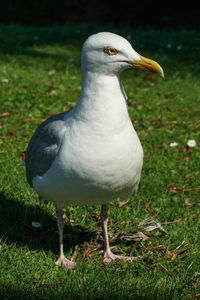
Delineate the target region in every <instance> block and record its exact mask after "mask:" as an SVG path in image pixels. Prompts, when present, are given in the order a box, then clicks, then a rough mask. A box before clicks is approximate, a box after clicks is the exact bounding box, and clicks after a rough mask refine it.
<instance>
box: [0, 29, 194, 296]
mask: <svg viewBox="0 0 200 300" xmlns="http://www.w3.org/2000/svg"><path fill="white" fill-rule="evenodd" d="M103 30H104V31H105V30H107V31H114V32H116V33H119V34H121V35H123V36H125V37H128V38H129V40H130V41H131V42H132V44H133V45H134V48H135V49H136V50H137V51H138V52H139V53H141V54H142V55H144V56H147V57H151V58H153V59H155V60H157V61H159V63H160V64H161V65H162V66H163V69H164V71H165V79H164V80H162V79H160V78H157V77H156V76H154V75H151V74H149V73H145V72H142V71H139V70H135V71H127V72H125V73H124V74H123V75H122V81H123V84H124V87H125V90H126V93H127V95H128V98H129V101H128V106H129V112H130V116H131V118H132V119H133V123H134V126H135V128H136V130H137V132H138V135H139V137H140V139H141V142H142V145H143V148H144V152H145V159H144V167H143V172H142V178H141V183H140V187H139V191H138V193H137V194H135V195H133V196H132V198H131V200H130V201H129V202H128V203H127V204H124V203H121V202H120V201H119V199H116V200H115V201H113V202H112V203H110V206H109V207H110V208H109V216H110V222H109V234H110V237H111V238H112V243H111V245H112V246H113V247H114V250H113V251H115V252H120V253H124V254H125V253H126V254H128V253H132V255H142V258H141V259H138V260H136V261H134V262H131V263H124V262H117V261H116V262H113V263H110V264H109V265H107V264H104V263H103V262H102V258H101V255H99V250H101V245H102V237H101V227H100V222H99V211H100V208H99V207H98V206H94V207H92V206H88V207H84V206H83V207H73V206H72V207H70V208H69V209H70V218H67V219H66V228H65V253H66V256H67V257H70V256H71V255H74V257H75V261H76V262H77V266H76V268H75V270H73V271H68V270H65V269H63V268H58V267H56V266H55V264H54V262H55V260H56V257H57V255H58V233H57V226H56V213H55V208H54V206H53V204H51V203H43V204H41V205H40V203H39V201H38V198H37V195H36V194H35V193H34V192H33V190H31V188H30V187H29V186H28V184H27V182H26V179H25V170H24V168H21V167H19V166H18V163H19V161H20V160H21V159H23V152H24V151H25V150H26V147H27V143H28V141H29V139H30V137H31V136H32V134H33V132H34V130H35V128H36V127H37V125H38V124H39V123H40V122H41V121H42V120H43V119H45V118H47V117H48V116H49V115H51V114H52V113H58V112H61V111H63V110H65V109H66V110H68V109H71V108H72V107H73V106H74V105H75V103H76V101H77V99H78V97H79V94H80V90H81V71H80V53H81V45H82V43H83V41H84V39H85V38H86V37H87V36H88V35H89V34H91V33H92V32H97V31H103ZM0 41H1V43H0V45H1V46H0V47H1V48H0V169H1V175H0V232H1V235H0V296H1V299H56V298H57V299H191V298H194V299H195V298H198V297H199V295H200V258H199V247H200V235H199V225H200V219H199V217H200V209H199V175H200V170H199V145H200V135H199V131H200V123H199V114H200V109H199V108H200V96H199V95H200V84H199V71H200V62H199V46H200V42H199V36H198V33H197V32H195V31H192V30H186V29H180V30H176V31H168V30H165V29H163V30H158V29H151V28H149V29H142V28H139V29H130V28H122V29H117V28H112V27H105V28H102V27H98V26H96V27H95V28H92V27H91V26H89V25H80V26H66V27H47V28H23V27H16V26H1V29H0ZM119 121H120V120H119ZM188 139H194V140H195V141H196V142H197V146H196V147H195V148H188V147H187V141H188ZM171 142H177V143H178V147H176V148H172V147H170V143H171ZM120 205H122V207H121V208H119V206H120ZM148 218H153V219H154V220H155V221H156V222H157V224H161V225H162V227H163V228H164V230H165V231H166V232H167V233H163V232H162V231H160V230H159V229H155V230H153V231H152V232H146V231H145V232H144V233H146V234H147V235H148V237H149V238H148V239H147V240H145V241H141V242H136V241H135V239H134V238H133V237H132V238H129V240H127V238H126V235H127V232H128V233H129V234H130V233H132V236H133V233H134V230H136V228H138V224H139V222H141V221H143V220H146V219H148ZM33 221H37V222H41V224H42V227H41V228H33V227H32V225H31V223H32V222H33ZM120 230H121V239H120V236H118V237H117V235H116V234H117V232H119V231H120ZM123 236H124V237H123ZM129 237H130V236H129Z"/></svg>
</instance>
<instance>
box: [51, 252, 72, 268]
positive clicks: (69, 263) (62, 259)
mask: <svg viewBox="0 0 200 300" xmlns="http://www.w3.org/2000/svg"><path fill="white" fill-rule="evenodd" d="M55 264H56V265H57V266H59V267H61V266H62V265H63V266H64V267H65V268H67V269H74V267H75V265H76V264H75V263H74V262H73V261H71V260H69V259H67V258H66V257H65V256H64V255H62V256H59V258H58V259H57V261H56V262H55Z"/></svg>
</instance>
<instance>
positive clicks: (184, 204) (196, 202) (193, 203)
mask: <svg viewBox="0 0 200 300" xmlns="http://www.w3.org/2000/svg"><path fill="white" fill-rule="evenodd" d="M197 204H200V200H198V201H193V202H185V203H183V204H182V206H192V205H197Z"/></svg>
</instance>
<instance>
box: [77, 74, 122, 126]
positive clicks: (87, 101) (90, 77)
mask: <svg viewBox="0 0 200 300" xmlns="http://www.w3.org/2000/svg"><path fill="white" fill-rule="evenodd" d="M76 108H77V110H78V111H79V112H80V111H81V117H83V118H84V117H85V118H86V119H88V118H90V117H92V118H94V116H95V115H98V117H100V116H101V115H102V116H103V119H104V120H105V118H106V117H108V118H109V114H112V117H114V116H115V117H116V118H121V117H122V115H123V113H124V114H125V115H126V117H127V115H128V111H127V105H126V94H125V92H124V89H123V86H122V83H121V81H120V78H119V76H117V75H115V76H108V75H104V74H103V75H102V74H97V73H92V72H87V73H86V74H84V76H83V83H82V92H81V95H80V98H79V101H78V103H77V106H76ZM118 121H119V119H118Z"/></svg>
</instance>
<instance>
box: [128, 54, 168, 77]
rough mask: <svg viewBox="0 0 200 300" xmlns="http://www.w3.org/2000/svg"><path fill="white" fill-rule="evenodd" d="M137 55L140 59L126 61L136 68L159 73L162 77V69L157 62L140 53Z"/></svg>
mask: <svg viewBox="0 0 200 300" xmlns="http://www.w3.org/2000/svg"><path fill="white" fill-rule="evenodd" d="M139 56H140V58H141V60H140V61H128V63H129V64H131V65H132V66H134V67H136V68H139V69H143V70H147V71H149V72H151V73H156V74H158V75H160V76H161V77H164V72H163V69H162V67H161V66H160V65H159V64H158V63H157V62H155V61H154V60H152V59H149V58H146V57H143V56H141V55H139Z"/></svg>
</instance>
